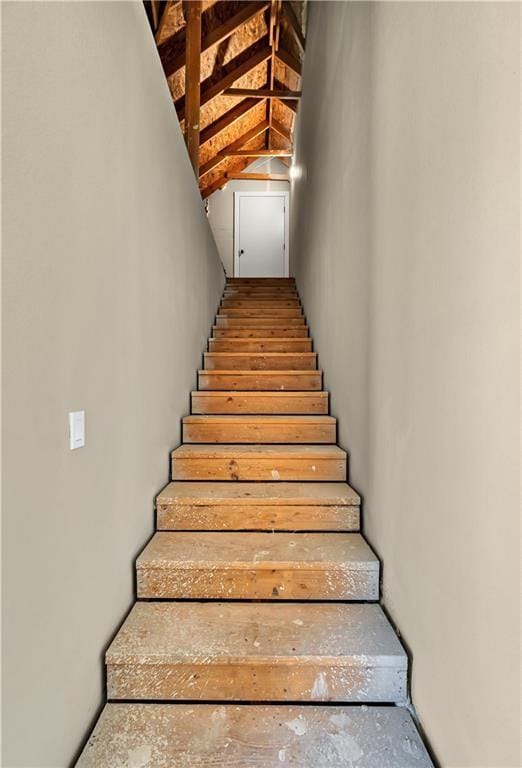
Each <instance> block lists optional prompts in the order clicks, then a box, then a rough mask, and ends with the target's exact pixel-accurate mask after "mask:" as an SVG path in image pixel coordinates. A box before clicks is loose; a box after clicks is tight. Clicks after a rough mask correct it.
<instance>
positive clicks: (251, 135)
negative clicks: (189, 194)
mask: <svg viewBox="0 0 522 768" xmlns="http://www.w3.org/2000/svg"><path fill="white" fill-rule="evenodd" d="M267 129H268V123H267V121H266V120H263V121H262V122H261V123H259V124H258V125H255V126H254V127H253V128H251V129H250V130H249V131H247V132H246V133H244V134H243V135H242V136H240V137H239V138H238V139H236V140H235V141H233V142H231V144H229V145H228V146H227V147H224V149H222V150H221V151H220V152H218V153H217V154H215V155H214V157H212V158H211V159H210V160H208V161H207V162H206V163H204V164H203V165H202V166H201V167H200V169H199V178H200V179H201V178H203V176H205V175H206V174H207V173H210V171H213V170H214V168H217V166H218V165H220V164H221V163H222V162H223V161H224V160H226V159H227V157H228V154H227V153H228V152H234V151H235V150H237V149H240V148H241V147H242V146H243V144H246V143H247V142H248V141H252V139H255V138H257V136H259V135H260V134H262V133H264V132H265V131H266V130H267Z"/></svg>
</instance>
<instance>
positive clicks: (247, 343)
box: [208, 336, 312, 353]
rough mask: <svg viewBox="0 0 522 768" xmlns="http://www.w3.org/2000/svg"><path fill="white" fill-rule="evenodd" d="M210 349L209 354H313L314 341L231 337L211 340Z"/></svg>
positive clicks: (209, 342) (209, 341)
mask: <svg viewBox="0 0 522 768" xmlns="http://www.w3.org/2000/svg"><path fill="white" fill-rule="evenodd" d="M208 349H209V352H257V353H261V352H311V351H312V339H310V338H304V339H288V338H284V337H283V338H277V337H275V338H270V337H264V338H263V337H262V338H258V339H244V338H241V337H240V336H235V337H234V336H230V337H228V338H226V339H214V338H212V339H209V340H208Z"/></svg>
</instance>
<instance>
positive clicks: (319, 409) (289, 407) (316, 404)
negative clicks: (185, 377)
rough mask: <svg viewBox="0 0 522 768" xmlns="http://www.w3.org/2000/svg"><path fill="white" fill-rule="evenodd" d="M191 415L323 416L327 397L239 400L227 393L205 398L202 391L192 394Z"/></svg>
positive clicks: (326, 395) (326, 405) (268, 397)
mask: <svg viewBox="0 0 522 768" xmlns="http://www.w3.org/2000/svg"><path fill="white" fill-rule="evenodd" d="M192 413H194V414H209V415H211V414H216V415H217V414H236V413H237V414H245V415H247V414H256V413H259V414H274V413H276V414H282V415H284V414H303V415H313V414H323V415H324V414H327V413H328V394H327V393H326V392H324V393H320V394H319V393H317V394H315V393H312V394H311V395H305V394H304V393H303V394H302V395H301V394H300V395H296V396H292V395H290V394H289V395H279V394H278V395H277V396H270V395H268V396H267V395H259V396H257V397H256V396H252V395H249V396H248V397H244V396H243V397H242V396H241V394H240V393H236V392H227V393H224V394H223V396H219V395H218V394H212V395H206V394H205V393H204V392H193V393H192Z"/></svg>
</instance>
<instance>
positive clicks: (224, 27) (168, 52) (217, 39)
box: [158, 2, 270, 77]
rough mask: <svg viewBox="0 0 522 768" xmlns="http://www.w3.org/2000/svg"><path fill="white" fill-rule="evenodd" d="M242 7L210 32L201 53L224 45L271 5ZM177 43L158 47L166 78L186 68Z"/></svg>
mask: <svg viewBox="0 0 522 768" xmlns="http://www.w3.org/2000/svg"><path fill="white" fill-rule="evenodd" d="M241 5H242V6H243V7H242V8H241V10H239V11H238V12H237V13H236V14H234V16H231V17H230V19H227V20H226V21H224V22H223V24H221V25H220V26H219V27H216V28H215V29H212V30H210V32H209V33H208V34H207V35H206V36H205V37H204V38H203V40H202V41H201V53H205V51H208V50H209V48H212V46H214V45H218V44H219V43H222V42H223V40H226V39H227V38H229V37H230V36H231V35H233V34H234V32H235V31H236V30H237V29H238V28H239V27H241V26H242V25H243V24H246V23H247V21H250V20H251V19H253V18H255V17H256V16H258V15H259V14H260V13H262V12H263V11H265V10H266V9H267V8H268V7H269V5H270V3H269V2H248V3H247V2H245V3H242V4H241ZM175 43H176V41H175V38H171V39H169V40H166V41H165V42H164V43H162V44H161V45H160V46H158V52H159V55H160V59H161V63H162V65H163V70H164V72H165V76H166V77H170V76H171V75H173V74H174V73H175V72H178V71H179V70H180V69H183V67H184V66H185V52H184V51H181V52H180V53H176V50H177V49H178V46H179V42H178V45H177V46H175Z"/></svg>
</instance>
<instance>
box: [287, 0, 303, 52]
mask: <svg viewBox="0 0 522 768" xmlns="http://www.w3.org/2000/svg"><path fill="white" fill-rule="evenodd" d="M283 15H284V16H285V18H286V20H287V21H288V23H289V25H290V29H291V30H292V32H293V33H294V37H295V39H296V41H297V44H298V45H299V47H300V49H301V53H304V49H305V38H304V35H303V30H302V29H301V25H300V24H299V21H298V19H297V16H296V15H295V11H294V9H293V8H292V3H289V2H288V0H284V2H283Z"/></svg>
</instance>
